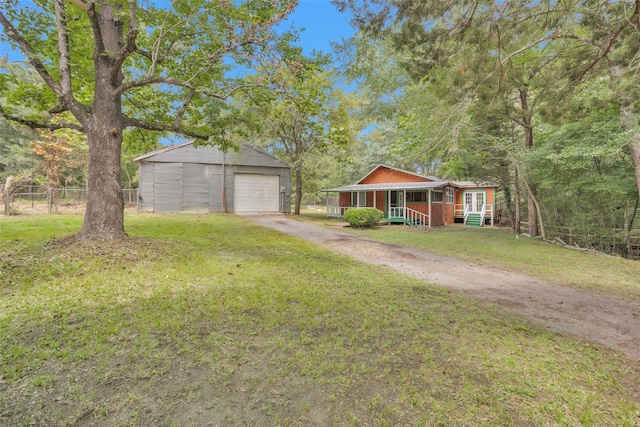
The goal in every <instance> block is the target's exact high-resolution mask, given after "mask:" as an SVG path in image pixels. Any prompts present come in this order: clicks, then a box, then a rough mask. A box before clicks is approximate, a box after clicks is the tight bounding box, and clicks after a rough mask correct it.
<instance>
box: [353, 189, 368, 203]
mask: <svg viewBox="0 0 640 427" xmlns="http://www.w3.org/2000/svg"><path fill="white" fill-rule="evenodd" d="M358 198H360V200H358ZM351 206H352V207H354V206H359V207H365V206H367V192H366V191H354V192H352V193H351Z"/></svg>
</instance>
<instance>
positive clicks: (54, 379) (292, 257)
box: [0, 214, 640, 426]
mask: <svg viewBox="0 0 640 427" xmlns="http://www.w3.org/2000/svg"><path fill="white" fill-rule="evenodd" d="M81 221H82V219H81V217H78V216H39V217H10V218H6V217H5V218H0V268H1V274H0V425H65V424H78V425H89V424H97V425H179V426H183V425H205V424H207V423H211V424H212V425H256V426H265V425H323V426H324V425H353V426H362V425H375V426H384V425H392V426H397V425H406V426H414V425H429V426H430V425H442V426H450V425H487V426H489V425H514V426H521V425H532V426H533V425H536V426H537V425H594V426H599V425H626V426H634V425H638V424H639V423H640V407H639V399H640V398H639V396H640V390H639V387H638V384H640V373H639V372H638V369H637V366H636V365H635V364H634V363H632V362H630V361H628V360H627V359H625V358H623V357H621V356H618V355H617V354H615V353H613V352H611V351H606V350H604V349H600V348H598V347H596V346H594V345H586V344H585V343H583V342H581V341H578V340H574V339H570V338H567V337H563V336H559V335H555V334H550V333H549V332H547V331H544V330H541V329H538V328H536V327H533V326H531V325H530V324H528V323H527V322H526V321H524V320H522V319H518V318H514V317H512V316H509V315H507V314H505V313H504V312H502V311H500V310H498V309H496V308H493V307H490V306H488V305H485V304H482V303H480V302H477V301H475V300H473V299H470V298H466V297H464V296H462V295H458V294H455V293H452V292H448V291H446V290H443V289H439V288H436V287H433V286H431V285H429V284H426V283H419V282H416V281H415V280H412V279H410V278H405V277H399V276H398V275H397V274H395V273H392V272H388V271H387V270H385V269H382V268H377V267H373V266H370V265H363V264H361V263H358V262H355V261H352V260H348V259H345V258H344V257H341V256H339V255H334V254H332V253H330V252H328V251H326V250H322V249H319V248H317V247H315V246H313V245H311V244H309V243H307V242H305V241H302V240H300V239H296V238H293V237H289V236H283V235H281V234H279V233H277V232H274V231H271V230H267V229H263V228H260V227H258V226H256V225H253V224H252V223H249V222H248V221H246V220H244V219H242V218H238V217H236V216H233V215H144V214H139V215H131V216H127V218H126V229H127V232H128V233H129V234H130V236H131V238H130V239H128V240H127V241H126V242H123V243H120V244H104V245H99V246H86V245H80V244H75V243H72V242H70V241H69V240H68V239H64V237H65V236H67V235H70V234H72V233H73V232H74V231H76V230H78V229H79V227H80V224H81ZM386 230H387V229H386V228H385V229H381V230H379V231H384V232H385V233H387V231H386ZM481 232H482V231H481V230H480V231H478V233H481ZM409 233H415V235H416V239H417V241H420V240H421V239H422V238H423V237H424V232H422V233H419V232H412V231H411V232H409ZM379 234H380V233H379ZM430 234H432V235H435V234H438V233H430ZM440 234H442V235H444V233H440ZM451 234H454V233H451ZM418 237H420V238H418ZM507 237H508V236H507ZM507 237H505V238H504V240H500V242H503V241H504V242H505V243H506V242H508V241H510V240H508V239H507ZM444 240H446V239H444ZM519 243H520V241H518V244H519ZM416 244H418V243H416ZM527 245H529V243H527ZM503 250H504V251H505V252H509V251H510V249H509V248H505V249H503ZM529 250H531V251H536V250H537V246H535V245H533V246H531V249H529ZM558 254H559V255H554V257H555V256H562V255H563V254H567V255H568V256H575V255H577V254H573V253H570V252H567V251H564V252H559V253H558ZM531 256H532V257H534V258H535V254H531ZM483 257H485V255H482V256H480V255H478V258H480V259H482V258H483ZM487 259H491V256H488V257H487ZM614 261H615V260H614ZM487 262H488V261H487ZM492 262H497V261H492ZM607 262H608V261H607ZM603 274H604V273H603ZM606 274H614V272H611V273H609V272H607V273H606Z"/></svg>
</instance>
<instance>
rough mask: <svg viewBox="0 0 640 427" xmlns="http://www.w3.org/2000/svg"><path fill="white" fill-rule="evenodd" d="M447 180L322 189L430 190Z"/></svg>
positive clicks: (332, 190) (344, 190)
mask: <svg viewBox="0 0 640 427" xmlns="http://www.w3.org/2000/svg"><path fill="white" fill-rule="evenodd" d="M448 184H449V183H448V182H447V181H437V182H389V183H378V184H354V185H345V186H343V187H336V188H329V189H327V190H321V191H324V192H339V193H341V192H347V191H390V190H416V191H419V190H428V189H434V188H442V187H446V186H447V185H448Z"/></svg>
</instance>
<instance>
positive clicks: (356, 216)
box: [344, 208, 384, 228]
mask: <svg viewBox="0 0 640 427" xmlns="http://www.w3.org/2000/svg"><path fill="white" fill-rule="evenodd" d="M383 216H384V212H382V211H381V210H380V209H376V208H351V209H347V210H346V211H345V213H344V220H345V221H347V222H348V223H349V225H350V226H351V227H354V228H361V227H371V226H374V225H376V224H377V223H378V222H380V220H381V219H382V217H383Z"/></svg>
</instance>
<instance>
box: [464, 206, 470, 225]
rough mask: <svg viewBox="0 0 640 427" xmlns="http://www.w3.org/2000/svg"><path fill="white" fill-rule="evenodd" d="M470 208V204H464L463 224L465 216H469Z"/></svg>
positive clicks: (465, 219)
mask: <svg viewBox="0 0 640 427" xmlns="http://www.w3.org/2000/svg"><path fill="white" fill-rule="evenodd" d="M470 210H471V205H464V212H463V215H464V224H466V223H467V218H468V217H469V211H470Z"/></svg>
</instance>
